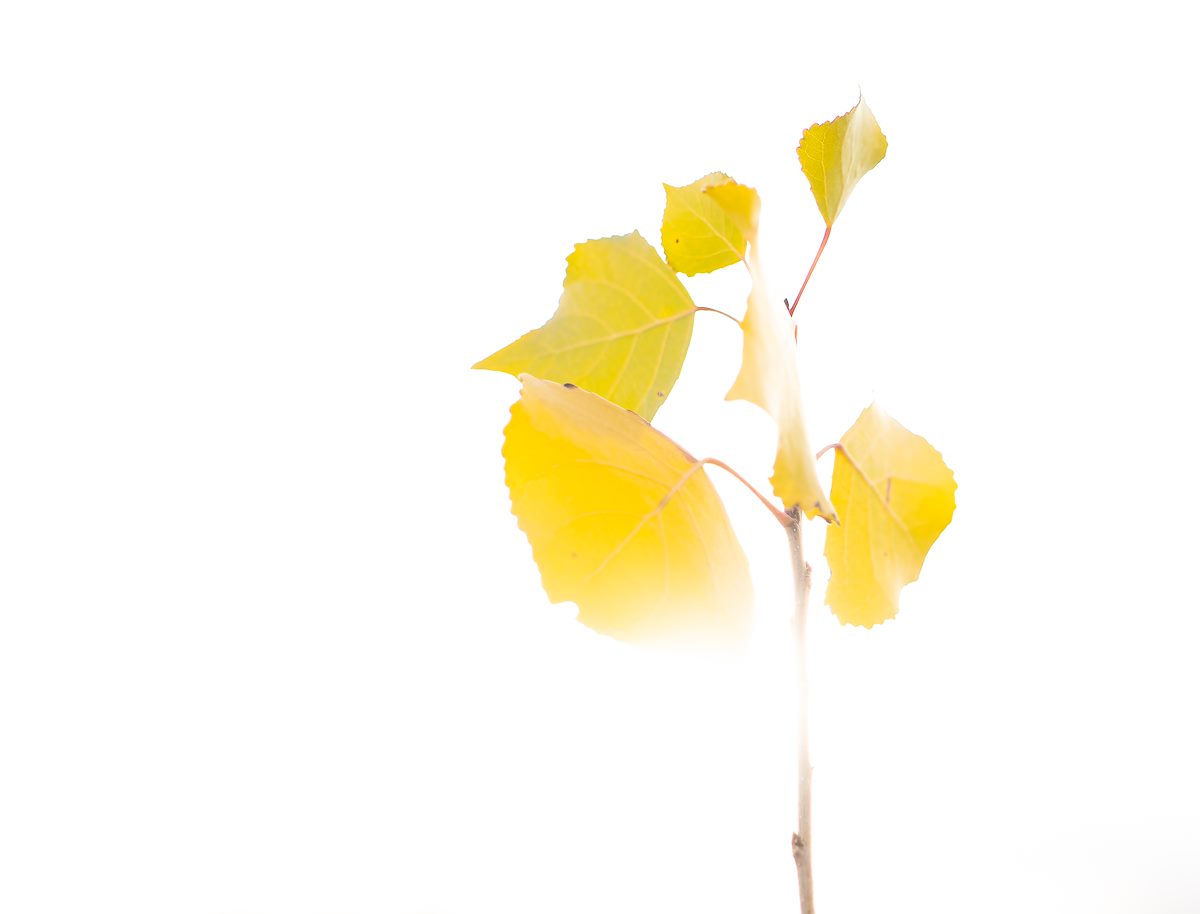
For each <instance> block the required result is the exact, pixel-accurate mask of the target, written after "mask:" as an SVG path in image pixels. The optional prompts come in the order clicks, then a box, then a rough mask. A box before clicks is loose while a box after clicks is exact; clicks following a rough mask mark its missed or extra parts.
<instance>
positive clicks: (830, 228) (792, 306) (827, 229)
mask: <svg viewBox="0 0 1200 914" xmlns="http://www.w3.org/2000/svg"><path fill="white" fill-rule="evenodd" d="M832 231H833V226H832V225H827V226H826V227H825V236H824V237H823V238H822V239H821V246H820V247H819V248H817V256H816V257H814V258H813V262H812V266H810V267H809V268H808V275H807V276H805V277H804V282H803V283H801V285H800V291H799V292H797V293H796V297H795V298H793V299H792V303H791V304H790V305H788V314H791V315H793V316H794V315H795V314H796V305H797V304H799V302H800V296H801V295H803V294H804V290H805V289H807V288H808V281H809V280H810V279H812V275H813V270H815V269H816V268H817V261H818V260H820V259H821V252H822V251H824V250H825V245H826V244H828V243H829V233H830V232H832Z"/></svg>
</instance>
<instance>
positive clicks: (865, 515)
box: [825, 405, 956, 627]
mask: <svg viewBox="0 0 1200 914" xmlns="http://www.w3.org/2000/svg"><path fill="white" fill-rule="evenodd" d="M841 445H842V448H844V449H845V454H843V453H842V452H841V451H839V452H838V453H837V456H836V458H835V463H834V467H833V488H832V490H831V491H830V495H831V496H832V498H833V503H834V505H835V506H836V507H837V511H838V515H839V516H840V517H841V526H839V527H830V528H829V529H828V531H827V532H826V539H825V558H826V560H827V561H828V562H829V570H830V578H829V588H828V590H827V591H826V594H825V602H826V603H828V604H829V606H830V607H832V609H833V611H834V613H836V614H837V617H838V618H839V619H840V620H841V621H842V622H846V623H851V624H854V625H865V626H867V627H870V626H872V625H875V624H877V623H879V622H885V621H887V620H888V619H890V618H892V617H893V616H894V615H896V612H897V610H898V609H899V606H900V589H901V588H902V587H904V585H905V584H908V583H910V582H912V581H915V580H916V579H917V576H918V575H919V574H920V573H921V565H922V563H923V562H924V561H925V555H926V554H927V553H928V552H929V547H930V546H932V545H933V541H934V540H936V539H937V538H938V535H939V534H940V533H941V532H942V531H943V530H944V529H946V525H947V524H949V523H950V519H951V517H952V516H953V515H954V490H955V488H956V484H955V482H954V474H953V473H952V472H950V469H949V468H948V467H947V466H946V464H945V463H944V462H943V461H942V456H941V454H939V453H938V452H937V451H935V450H934V449H933V447H932V446H931V445H930V444H929V442H928V441H926V440H925V439H924V438H921V437H920V436H918V435H914V434H913V433H912V432H910V431H909V430H908V429H906V428H905V427H904V426H902V425H901V424H900V423H899V422H897V421H896V420H894V419H892V418H891V417H890V416H888V415H887V413H885V412H884V411H883V410H882V409H880V408H879V407H878V406H875V405H872V406H870V407H868V408H867V409H865V410H863V413H862V415H861V416H859V417H858V420H857V421H856V422H855V423H854V425H852V426H851V427H850V430H849V431H848V432H846V434H845V435H843V436H842V441H841Z"/></svg>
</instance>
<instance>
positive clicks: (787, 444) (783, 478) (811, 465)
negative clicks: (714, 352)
mask: <svg viewBox="0 0 1200 914" xmlns="http://www.w3.org/2000/svg"><path fill="white" fill-rule="evenodd" d="M750 271H751V275H752V276H753V286H752V288H751V291H750V301H749V304H748V305H747V306H746V317H745V318H744V319H743V320H742V368H741V371H739V372H738V376H737V378H736V380H734V382H733V387H731V388H730V390H729V393H728V394H726V396H725V399H727V400H748V401H749V402H751V403H754V404H756V405H758V406H760V407H761V408H762V409H764V410H765V411H766V412H767V413H768V414H769V415H770V416H771V417H772V418H773V419H774V420H775V424H776V425H777V426H778V427H779V443H778V449H777V451H776V454H775V472H774V474H773V475H772V476H771V486H772V488H773V489H774V491H775V494H776V495H777V496H779V498H780V500H781V501H782V502H783V504H784V507H785V508H789V509H790V508H792V507H795V506H799V507H800V509H801V510H802V511H804V513H805V514H806V515H807V516H808V517H810V518H811V517H814V516H816V515H820V516H821V517H823V518H825V520H827V521H836V520H837V514H836V513H835V512H834V510H833V507H832V504H831V503H830V501H829V500H828V499H827V498H826V497H825V491H824V489H822V488H821V482H820V480H819V479H818V478H817V465H816V461H815V460H814V459H813V453H812V448H811V447H810V446H809V443H808V433H807V432H806V431H805V428H804V411H803V409H802V408H801V403H800V372H799V368H798V367H797V365H796V342H795V337H794V335H793V326H794V325H793V324H792V322H791V321H790V320H789V319H788V313H787V309H786V308H784V306H783V303H782V302H780V303H778V304H775V305H772V304H771V303H770V302H768V301H767V293H766V290H765V284H764V282H763V279H762V275H761V271H760V270H759V267H758V263H757V258H753V257H752V258H751V265H750Z"/></svg>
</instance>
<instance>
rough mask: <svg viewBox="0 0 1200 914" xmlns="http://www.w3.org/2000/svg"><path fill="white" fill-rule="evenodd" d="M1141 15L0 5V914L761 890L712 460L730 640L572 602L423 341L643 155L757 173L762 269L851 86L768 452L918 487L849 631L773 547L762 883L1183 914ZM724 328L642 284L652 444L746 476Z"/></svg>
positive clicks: (1187, 474)
mask: <svg viewBox="0 0 1200 914" xmlns="http://www.w3.org/2000/svg"><path fill="white" fill-rule="evenodd" d="M1175 10H1176V7H1175V6H1174V5H1172V4H1168V3H1167V2H1165V0H1150V2H1145V3H1139V4H1136V5H1132V6H1130V5H1128V4H1115V3H1104V2H1092V3H1082V2H1080V3H1075V2H1067V0H1038V2H1031V0H1017V2H1015V3H1007V4H991V5H983V6H980V5H969V4H966V5H964V4H962V3H952V2H933V0H915V2H911V3H893V2H882V0H871V2H867V0H864V2H853V3H827V4H821V5H816V4H784V3H769V2H747V3H741V4H718V3H714V2H699V3H697V2H690V3H683V2H678V0H670V2H661V3H656V2H652V0H611V2H606V3H602V4H596V3H590V4H576V3H562V2H559V3H553V4H551V3H544V4H543V3H531V2H520V0H518V2H513V3H504V4H483V3H466V4H445V5H440V6H439V5H435V4H421V5H418V4H404V3H401V4H393V3H359V2H344V3H337V4H334V3H316V2H314V3H279V2H260V0H240V2H237V3H230V2H213V3H205V4H196V3H174V4H158V3H148V2H144V3H131V2H114V3H105V4H86V3H60V2H53V0H48V2H38V3H23V2H13V3H8V4H5V5H4V7H3V9H2V10H0V135H2V136H3V141H2V142H0V910H4V911H13V912H22V914H42V912H55V914H57V912H72V914H73V912H82V911H94V912H108V911H112V912H120V914H151V912H153V914H160V912H182V914H226V912H230V914H232V912H238V914H241V912H254V914H257V912H262V914H324V912H346V914H357V912H363V914H375V912H380V914H382V912H390V914H468V912H470V914H474V912H489V914H490V912H509V911H512V912H521V914H561V912H566V911H570V912H573V914H600V912H605V914H608V912H613V911H621V912H625V914H642V912H645V914H651V912H653V914H663V912H676V911H678V912H689V914H709V912H712V914H716V912H722V914H725V912H732V911H754V912H761V914H790V912H794V911H796V910H797V902H796V897H795V894H796V890H795V873H794V869H793V865H792V861H791V857H790V851H789V835H790V830H791V828H792V825H793V823H792V816H793V809H794V805H795V758H794V752H795V743H794V731H795V708H794V697H793V695H792V691H791V670H790V653H789V650H790V642H789V641H788V632H787V614H788V612H789V607H790V603H789V593H790V587H791V582H790V576H789V575H790V572H789V568H788V562H787V554H786V541H785V538H784V536H783V534H782V531H781V530H779V528H778V526H777V525H775V524H774V522H773V521H772V519H771V518H770V516H769V515H767V514H766V512H764V511H763V510H762V508H761V506H760V505H758V504H757V503H756V502H755V501H754V499H753V498H752V497H750V496H749V495H748V494H747V493H746V492H745V491H744V490H743V489H741V487H740V486H738V485H737V483H735V482H732V481H730V480H729V479H727V478H724V477H722V476H720V475H717V476H714V482H715V484H716V486H717V487H718V490H719V491H720V493H721V495H722V497H723V498H724V500H725V502H726V505H727V508H728V510H729V513H730V515H731V517H732V519H733V522H734V525H735V528H736V530H737V532H738V534H739V536H740V538H741V539H742V542H743V544H744V546H745V548H746V551H747V553H748V554H749V556H750V559H751V565H752V571H753V575H754V585H755V592H756V600H757V607H756V612H757V617H756V618H757V622H756V628H755V632H754V638H753V640H752V643H751V645H750V646H749V647H748V648H747V650H746V651H745V653H744V654H742V655H740V656H738V657H735V658H731V659H730V658H727V659H721V660H718V659H715V658H704V657H697V656H692V655H687V654H683V653H670V652H661V651H652V650H649V649H645V648H638V647H632V646H628V645H623V644H619V643H617V642H614V641H611V640H609V639H607V638H604V637H601V636H599V635H597V634H595V633H593V632H591V631H589V630H587V629H585V628H583V627H582V626H580V625H579V624H578V623H577V622H576V621H575V620H574V609H573V607H572V606H571V605H569V604H564V605H557V606H554V605H551V604H549V603H548V601H547V600H546V598H545V596H544V594H543V592H542V590H541V588H540V585H539V581H538V575H537V570H536V567H535V566H534V564H533V562H532V559H531V556H530V552H529V547H528V544H527V543H526V541H525V540H524V538H523V537H522V535H521V533H520V532H519V530H518V529H517V526H516V522H515V520H514V518H513V517H512V516H511V514H510V513H509V504H508V498H507V493H506V490H505V488H504V484H503V462H502V459H501V455H500V445H501V429H502V428H503V426H504V424H505V422H506V421H507V415H508V412H507V411H508V408H509V406H510V404H511V402H512V401H513V399H514V398H515V396H516V391H517V384H516V381H515V380H514V379H512V378H510V377H507V376H504V375H500V374H494V373H488V372H472V371H470V370H469V366H470V365H471V364H472V363H473V362H475V361H476V360H477V359H479V358H481V357H482V356H484V355H486V354H488V353H490V352H492V351H493V350H495V349H497V348H499V347H500V346H501V345H503V344H505V343H507V342H509V341H510V340H511V339H514V338H515V337H516V336H518V335H519V334H521V333H524V332H525V331H527V330H529V329H532V328H533V327H536V326H538V325H539V324H541V323H542V322H543V321H545V320H546V319H547V318H548V317H549V316H550V314H551V313H552V312H553V310H554V307H555V305H556V303H557V299H558V295H559V292H560V290H561V284H562V278H563V270H564V266H565V257H566V255H567V254H568V253H569V252H570V250H571V248H572V245H573V244H575V243H576V242H580V241H584V240H586V239H589V238H596V237H602V236H606V235H613V234H623V233H626V232H629V231H632V230H634V229H637V230H639V231H640V232H641V233H642V234H643V235H645V236H646V237H647V238H649V239H651V240H655V239H656V238H657V232H658V225H659V220H660V218H661V210H662V204H663V194H662V187H661V184H662V182H664V181H666V182H669V183H672V184H683V183H686V182H689V181H691V180H694V179H695V178H697V177H699V176H701V175H703V174H705V173H708V172H711V171H714V170H722V171H725V172H728V173H729V174H731V175H732V176H734V177H735V178H737V179H738V180H740V181H742V182H744V183H747V184H750V185H752V186H754V187H756V188H758V190H759V191H760V193H761V195H762V198H763V213H762V228H761V239H762V251H763V258H764V264H765V268H766V272H767V275H768V279H769V281H770V283H771V285H772V290H773V293H772V294H773V295H774V296H775V297H777V298H779V299H780V300H782V298H783V297H784V296H791V295H792V294H794V292H795V290H796V288H797V287H798V286H799V283H800V280H801V279H802V278H803V275H804V271H805V270H806V269H807V267H808V264H809V261H810V260H811V257H812V254H813V252H814V251H815V248H816V245H817V243H818V242H819V240H820V237H821V232H822V230H823V225H822V223H821V220H820V217H819V215H818V213H817V211H816V207H815V206H814V204H813V202H812V200H811V197H810V195H809V191H808V188H807V185H806V182H805V181H804V178H803V176H802V174H801V172H800V168H799V165H798V163H797V161H796V156H795V146H796V142H797V140H798V139H799V136H800V134H801V132H802V131H803V129H804V128H805V127H807V126H809V125H810V124H812V123H813V122H814V121H819V120H825V119H828V118H829V117H832V116H834V115H837V114H840V113H841V112H843V111H845V110H846V109H847V108H849V107H850V106H851V105H852V104H853V103H854V101H855V99H856V98H857V96H858V93H859V91H860V89H861V91H862V92H863V93H864V95H865V97H866V98H867V99H868V101H869V103H870V105H871V107H872V109H873V111H874V112H875V114H876V116H877V118H878V120H879V122H880V124H881V126H882V128H883V130H884V132H885V133H886V134H887V136H888V138H889V142H890V145H889V150H888V154H887V157H886V159H885V160H884V161H883V162H882V163H881V165H880V166H879V167H878V168H877V169H876V170H875V171H873V172H872V173H871V174H869V175H867V176H866V177H865V178H864V179H863V181H862V182H861V183H860V184H859V186H858V187H857V189H856V190H855V192H854V194H853V196H852V197H851V198H850V200H849V203H848V204H847V206H846V208H845V210H844V212H843V213H842V215H841V217H840V218H839V221H838V224H837V226H836V227H835V229H834V232H833V236H832V239H831V241H830V243H829V246H828V248H827V250H826V252H825V254H824V257H823V259H822V261H821V264H820V266H819V267H818V269H817V272H816V274H815V275H814V278H813V280H812V283H811V284H810V286H809V288H808V290H807V292H806V293H805V296H804V299H803V300H802V304H801V309H800V328H801V338H800V345H799V347H798V358H799V360H800V373H801V379H802V382H803V385H804V394H805V398H806V399H805V407H806V413H807V417H808V422H809V432H810V438H811V439H812V441H813V442H814V444H815V446H820V445H822V444H825V443H828V442H831V441H834V440H836V439H837V438H838V437H839V436H840V435H841V433H842V432H843V431H844V430H845V429H846V428H847V427H848V426H849V424H850V423H851V422H852V421H853V420H854V418H855V417H856V416H857V415H858V413H859V411H860V410H861V409H862V408H863V407H865V406H866V405H868V404H869V403H870V402H871V401H872V400H877V401H878V402H879V403H881V404H882V405H883V406H884V407H885V408H886V409H887V410H888V412H890V413H891V414H892V415H893V416H894V417H895V418H897V419H898V420H899V421H900V422H902V423H903V424H905V425H906V426H907V427H909V428H911V429H912V430H914V431H916V432H918V433H919V434H922V435H924V436H925V437H927V438H928V439H929V440H930V441H931V442H932V443H933V444H934V445H935V446H936V447H937V448H938V449H939V450H940V451H941V452H942V454H943V455H944V457H945V459H946V461H947V463H948V464H949V465H950V466H951V467H952V468H953V469H954V471H955V473H956V477H957V481H958V485H959V489H958V510H957V514H956V516H955V519H954V522H953V523H952V524H951V526H950V527H949V528H948V530H947V531H946V533H945V534H944V535H943V537H942V539H941V540H940V541H939V542H938V543H936V544H935V546H934V548H933V550H932V551H931V553H930V555H929V558H928V560H927V562H926V564H925V570H924V573H923V575H922V579H921V580H920V582H918V583H917V584H914V585H913V586H911V587H909V588H908V589H907V590H906V591H905V592H904V595H903V599H902V606H901V612H900V615H899V616H898V618H897V619H896V620H894V621H892V622H889V623H887V624H885V625H883V626H881V627H877V628H875V629H873V630H870V631H867V630H861V629H852V628H847V627H843V626H841V625H839V624H838V623H837V621H836V619H834V618H833V616H832V615H830V613H829V611H828V610H827V609H826V608H825V607H824V606H823V605H822V600H823V591H824V583H825V571H824V567H823V564H822V562H821V561H820V548H821V542H822V533H821V531H820V530H819V529H818V528H817V527H814V526H810V527H809V529H808V530H807V537H808V548H809V551H810V554H811V556H812V557H813V559H814V564H815V566H816V589H815V593H814V601H813V610H812V619H811V627H810V649H811V666H812V670H811V676H812V683H813V685H812V688H813V695H812V739H813V756H814V764H815V769H816V772H815V786H814V805H815V823H814V843H815V851H814V853H815V867H816V895H817V907H818V910H820V911H821V914H860V912H861V914H874V912H878V911H885V910H886V911H895V912H914V914H915V912H920V914H962V912H967V911H969V912H980V914H987V912H1001V911H1003V912H1009V911H1014V910H1020V911H1022V912H1023V914H1059V912H1070V914H1074V912H1080V914H1124V912H1133V911H1136V912H1144V914H1192V912H1195V911H1197V910H1200V875H1198V871H1197V867H1196V863H1195V861H1196V859H1197V855H1198V854H1200V786H1198V785H1197V780H1196V772H1197V770H1200V736H1198V732H1197V730H1198V728H1197V724H1196V720H1197V711H1196V705H1197V702H1198V700H1200V664H1197V662H1196V660H1195V655H1196V651H1197V643H1198V642H1200V598H1198V597H1197V591H1196V587H1195V565H1196V559H1197V553H1198V550H1200V536H1198V535H1197V526H1196V522H1195V520H1194V518H1195V516H1196V512H1197V511H1198V510H1200V497H1198V495H1197V492H1196V488H1195V487H1194V486H1193V485H1192V484H1191V476H1192V472H1191V465H1190V462H1189V461H1190V458H1191V456H1192V455H1193V453H1194V451H1195V444H1196V440H1197V431H1196V421H1195V416H1196V402H1195V394H1196V392H1197V390H1198V389H1200V385H1198V382H1200V371H1198V370H1197V367H1196V366H1197V358H1196V354H1195V344H1196V340H1197V338H1198V335H1197V332H1196V322H1195V315H1194V311H1195V310H1196V308H1197V306H1198V305H1200V301H1198V295H1197V289H1196V282H1195V269H1194V262H1195V250H1194V249H1195V247H1196V242H1197V233H1196V228H1195V213H1196V212H1197V207H1198V205H1200V193H1198V191H1200V187H1198V181H1197V173H1196V169H1195V167H1194V166H1193V165H1192V162H1191V158H1192V156H1191V150H1192V149H1193V148H1194V147H1195V146H1196V141H1197V139H1198V137H1197V127H1196V122H1195V119H1194V117H1193V116H1192V115H1191V114H1190V113H1189V112H1190V111H1191V108H1192V106H1193V103H1194V98H1195V94H1196V89H1197V81H1198V80H1197V73H1196V67H1195V58H1194V48H1193V46H1192V45H1193V42H1192V40H1191V39H1192V35H1193V32H1194V30H1193V29H1191V28H1190V27H1189V26H1187V25H1185V23H1184V22H1183V21H1182V20H1181V18H1180V17H1181V15H1182V14H1181V13H1177V12H1176V11H1175ZM725 272H726V273H728V274H729V275H728V276H726V275H724V274H719V275H716V276H714V277H710V278H703V277H701V278H699V279H697V280H696V281H694V282H693V281H689V288H690V289H691V290H692V292H693V295H694V296H695V298H696V301H697V303H698V304H701V305H708V306H712V307H721V308H725V309H727V310H733V311H739V310H740V308H741V307H742V305H743V302H744V299H745V295H746V292H747V289H746V286H745V281H744V277H743V275H742V274H741V273H740V272H739V271H736V270H732V269H731V270H727V271H725ZM781 306H782V304H781ZM706 318H711V319H706ZM739 355H740V341H739V340H738V338H737V330H736V327H734V326H733V325H732V324H730V323H729V322H728V321H725V320H723V319H722V318H720V317H716V316H713V315H705V314H701V315H699V316H698V318H697V322H696V330H695V335H694V339H693V343H692V348H691V352H690V355H689V357H688V361H687V363H686V365H685V367H684V370H683V374H682V376H681V378H680V380H679V382H678V385H677V386H676V389H675V392H674V393H673V394H672V397H671V399H670V400H669V401H668V403H667V404H666V405H665V406H664V408H663V409H662V410H661V411H660V412H659V414H658V416H657V418H656V420H655V424H656V425H657V426H658V427H660V428H661V429H663V430H664V431H665V432H667V433H668V434H670V435H671V436H672V437H673V438H675V439H676V440H678V441H679V442H680V443H682V444H683V445H684V446H685V447H687V448H688V450H690V451H691V452H692V453H695V454H697V455H698V456H700V455H703V456H712V457H717V458H720V459H722V460H725V461H726V462H728V463H731V464H733V465H734V466H736V467H737V468H739V469H740V470H741V471H742V472H743V473H744V474H745V475H747V476H748V477H750V478H751V479H752V480H754V481H755V482H757V483H759V484H761V485H763V486H764V487H765V480H766V477H767V475H768V474H769V471H770V465H771V462H772V459H773V453H772V442H773V435H774V432H773V427H772V425H771V423H770V421H769V419H768V418H767V417H766V416H765V415H764V414H762V413H761V412H759V411H756V409H755V408H754V407H752V406H750V405H748V404H746V403H727V402H725V401H724V394H725V392H726V390H727V389H728V387H729V385H730V383H731V382H732V380H733V377H734V374H735V373H736V371H737V367H738V358H739ZM825 461H826V462H825V463H824V464H823V472H824V473H826V474H828V473H829V472H830V470H831V464H830V463H828V462H827V461H829V458H825Z"/></svg>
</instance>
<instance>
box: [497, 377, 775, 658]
mask: <svg viewBox="0 0 1200 914" xmlns="http://www.w3.org/2000/svg"><path fill="white" fill-rule="evenodd" d="M504 461H505V463H504V466H505V479H506V481H507V483H508V488H509V492H510V494H511V496H512V506H513V514H515V515H516V517H517V522H518V524H519V525H520V527H521V529H522V530H523V531H524V532H525V535H526V536H527V537H528V538H529V543H530V545H531V546H532V547H533V557H534V559H535V560H536V561H537V564H538V568H539V569H540V570H541V573H542V586H543V587H544V588H545V590H546V593H547V595H549V597H550V599H551V600H552V601H553V602H556V603H558V602H562V601H564V600H572V601H574V602H575V603H576V604H577V605H578V606H579V619H580V621H581V622H583V623H585V624H586V625H588V626H590V627H591V628H593V629H595V630H596V631H598V632H602V633H604V634H607V635H612V636H614V637H617V638H623V639H627V640H656V639H660V638H671V637H674V638H696V637H700V638H704V637H705V636H715V637H728V636H737V635H740V634H742V633H743V631H744V629H745V628H746V625H747V623H748V613H749V610H750V606H751V602H752V593H751V585H750V576H749V570H748V566H747V563H746V556H745V554H744V553H743V552H742V548H741V546H740V545H739V544H738V541H737V539H736V538H735V537H734V534H733V530H732V529H731V528H730V525H729V519H728V517H727V516H726V514H725V509H724V506H723V505H722V504H721V501H720V499H719V498H718V497H717V493H716V490H715V489H714V488H713V486H712V483H710V482H709V480H708V477H707V476H705V474H704V471H703V465H702V464H701V463H700V462H698V461H697V460H695V459H694V458H693V457H692V456H691V455H689V454H688V453H687V452H686V451H684V450H683V449H682V448H681V447H679V445H677V444H675V442H673V441H671V439H669V438H667V437H666V436H664V435H663V434H661V433H660V432H659V431H657V430H656V429H654V428H652V427H651V426H650V425H649V423H647V422H645V421H644V420H643V419H641V418H639V417H638V416H636V415H634V414H633V413H632V412H630V411H628V410H625V409H621V408H620V407H618V406H614V405H613V404H611V403H609V402H608V401H606V400H604V399H602V398H601V397H598V396H595V395H594V394H591V393H588V392H587V391H584V390H580V389H577V388H573V387H571V386H569V385H562V384H555V383H551V382H549V381H542V380H539V379H537V378H534V377H530V376H529V375H522V376H521V399H520V400H519V401H518V402H517V403H516V404H514V406H513V408H512V420H511V421H510V422H509V424H508V427H507V428H505V430H504Z"/></svg>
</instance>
